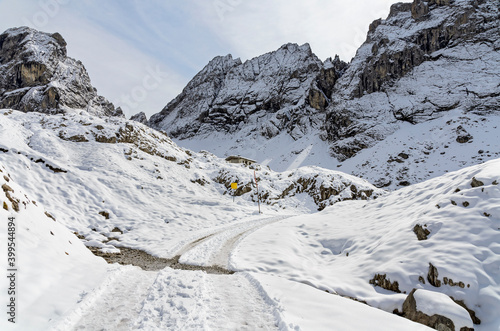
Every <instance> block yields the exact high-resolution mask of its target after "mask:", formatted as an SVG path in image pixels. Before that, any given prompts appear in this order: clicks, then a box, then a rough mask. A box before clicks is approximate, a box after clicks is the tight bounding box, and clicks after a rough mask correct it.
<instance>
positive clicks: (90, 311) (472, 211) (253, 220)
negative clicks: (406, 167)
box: [0, 110, 500, 330]
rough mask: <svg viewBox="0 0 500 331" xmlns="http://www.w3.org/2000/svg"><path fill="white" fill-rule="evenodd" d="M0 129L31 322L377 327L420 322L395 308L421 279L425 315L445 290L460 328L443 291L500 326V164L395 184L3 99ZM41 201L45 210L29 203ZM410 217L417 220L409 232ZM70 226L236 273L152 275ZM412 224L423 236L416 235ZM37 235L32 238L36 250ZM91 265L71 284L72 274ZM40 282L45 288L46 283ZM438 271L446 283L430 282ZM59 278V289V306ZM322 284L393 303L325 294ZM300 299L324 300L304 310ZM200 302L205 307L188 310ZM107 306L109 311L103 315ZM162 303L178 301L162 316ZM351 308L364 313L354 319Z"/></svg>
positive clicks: (460, 313) (115, 245)
mask: <svg viewBox="0 0 500 331" xmlns="http://www.w3.org/2000/svg"><path fill="white" fill-rule="evenodd" d="M0 128H1V130H0V163H1V164H2V166H3V167H4V168H2V175H3V174H4V173H5V174H6V176H7V177H6V178H8V182H7V179H6V178H4V179H3V182H2V183H3V184H7V185H9V187H11V188H12V190H13V191H14V192H13V193H10V194H11V196H15V197H16V198H18V199H19V200H20V202H21V203H20V204H19V206H20V207H21V208H20V212H19V213H14V214H16V215H18V216H16V217H18V219H19V223H18V224H19V225H18V227H19V231H20V232H19V234H20V235H19V240H18V241H19V242H18V244H19V247H20V250H22V249H29V252H24V253H23V256H26V257H24V258H23V259H20V260H19V267H20V268H22V270H23V273H22V275H23V276H22V277H26V278H20V279H21V280H22V281H23V282H26V283H29V284H33V285H30V286H33V291H34V293H39V294H37V295H38V298H39V299H36V300H38V301H37V302H38V303H39V304H37V305H36V306H29V305H27V306H26V307H31V308H26V309H27V310H25V312H29V316H30V317H29V318H26V321H25V323H36V324H37V325H42V326H43V327H44V326H50V327H54V328H55V329H56V330H65V329H68V328H72V327H75V328H76V327H91V326H92V327H98V326H99V325H103V323H111V324H109V325H113V326H114V327H117V328H118V327H119V326H120V327H125V326H126V325H128V326H130V327H132V326H135V327H144V328H149V327H153V328H154V327H155V326H156V327H161V326H165V327H166V326H168V325H170V326H172V327H173V328H174V329H175V328H181V327H182V326H183V325H192V326H193V327H194V326H200V325H203V326H206V327H210V326H213V325H216V324H217V323H218V322H220V321H223V320H224V321H226V320H227V316H228V315H227V313H226V312H227V311H228V309H229V310H231V311H233V309H235V308H232V307H238V308H237V309H238V310H237V311H238V312H237V314H238V319H237V320H234V321H233V323H235V324H234V325H240V324H239V323H242V324H241V325H243V323H246V322H249V323H250V322H251V323H252V325H267V326H269V325H271V326H272V325H275V326H279V328H280V329H282V330H288V329H293V328H295V327H301V328H302V329H305V330H307V329H310V330H318V329H325V330H327V329H329V328H330V327H331V325H329V324H328V321H330V320H331V317H332V316H333V315H332V314H337V315H335V316H337V317H336V321H334V322H332V323H334V324H332V325H336V326H337V327H338V328H339V329H349V327H350V326H355V325H358V326H359V327H362V326H363V325H365V326H366V325H368V324H374V325H375V324H376V325H377V327H378V329H381V330H383V329H384V328H387V327H388V328H391V327H394V328H402V329H416V330H417V329H422V330H423V329H425V328H423V327H421V326H420V325H418V324H414V323H410V322H409V321H407V320H404V319H402V318H399V317H397V316H394V315H391V314H389V313H392V311H393V310H394V309H395V308H397V309H398V310H399V311H400V312H401V310H402V305H403V302H404V301H405V300H407V299H408V294H409V293H410V291H411V290H412V289H413V288H416V289H419V291H423V290H425V291H427V292H419V291H417V292H415V293H413V295H414V298H415V300H416V302H417V304H416V305H417V308H418V307H420V310H425V311H426V312H429V311H430V310H429V309H430V308H429V307H431V308H432V307H433V303H434V300H436V302H446V303H447V306H443V309H441V310H439V312H442V313H443V314H447V315H448V316H452V317H450V318H452V319H453V320H454V321H456V324H457V325H458V324H459V323H465V324H464V325H468V326H471V325H472V324H471V323H472V318H471V317H470V316H469V314H468V313H467V312H466V311H465V310H463V308H461V307H460V306H458V305H457V304H455V303H454V302H452V301H449V300H451V299H447V298H448V297H447V296H453V298H454V299H456V300H463V301H464V303H465V304H466V306H467V307H468V308H469V309H471V310H474V311H475V313H476V315H477V317H478V318H479V319H480V320H481V324H480V325H479V326H478V325H474V327H475V328H477V329H479V330H489V329H492V328H495V327H496V328H498V325H499V323H500V321H498V320H496V319H495V316H496V315H495V314H494V312H495V311H496V310H498V309H499V308H500V307H498V302H499V300H498V299H499V297H500V291H499V289H498V283H499V282H500V279H498V277H499V274H498V270H499V269H498V268H499V264H498V263H499V261H500V258H499V255H500V252H499V251H498V247H497V246H498V245H497V243H498V242H499V240H500V238H499V237H498V236H499V233H500V232H499V230H498V229H499V228H500V225H499V224H498V223H499V222H500V220H499V217H500V214H498V213H499V210H498V206H499V205H500V203H499V199H500V195H499V192H498V185H497V184H498V182H499V181H500V178H499V177H500V176H499V172H498V168H499V167H498V166H499V161H498V160H495V161H491V162H488V163H485V164H483V165H480V166H475V167H472V168H467V169H464V170H461V171H459V172H455V173H450V174H448V175H446V176H443V177H440V178H436V179H433V180H431V181H427V182H425V183H422V184H419V185H416V186H412V187H409V188H405V189H402V190H399V191H395V192H393V193H390V194H388V193H386V192H383V191H381V190H379V189H376V188H375V187H374V186H372V185H370V184H368V183H367V182H366V181H364V180H361V179H358V178H355V177H352V176H349V175H345V174H343V173H340V172H336V171H331V170H325V169H321V168H318V167H304V168H299V169H296V170H293V171H287V172H283V173H276V172H273V171H271V170H269V169H267V168H266V167H262V166H259V165H257V166H255V167H254V168H255V169H251V168H247V167H244V166H240V165H233V164H228V163H226V162H225V161H224V160H222V159H219V158H217V157H216V156H214V155H212V154H210V153H208V152H202V153H194V152H191V151H189V150H186V149H183V148H180V147H178V146H177V145H176V144H175V143H173V142H172V141H171V140H170V138H168V137H167V136H165V135H163V134H162V133H160V132H158V131H155V130H153V129H151V128H148V127H146V126H144V125H143V124H140V123H137V122H134V121H127V120H125V119H123V118H117V117H106V118H99V117H95V116H90V115H88V114H57V115H47V114H40V113H22V112H18V111H12V110H1V111H0ZM254 170H256V174H257V177H258V178H259V191H260V193H261V198H262V202H263V203H262V205H261V207H262V209H263V211H264V214H265V216H261V215H259V214H258V213H257V206H256V202H255V201H254V200H255V196H256V192H255V189H254V188H253V187H252V184H251V182H252V178H253V176H254ZM0 179H1V178H0ZM233 181H236V182H238V184H239V187H240V188H239V190H238V191H236V196H235V197H234V198H235V199H234V202H233V196H232V192H231V189H229V188H228V187H229V185H230V183H231V182H233ZM471 184H473V185H472V186H471ZM5 189H6V190H7V191H8V189H7V188H5ZM458 189H459V190H458ZM246 191H248V192H246ZM21 192H22V193H21ZM245 192H246V193H245ZM24 194H26V196H24ZM28 197H29V198H28ZM372 198H377V199H372ZM352 199H360V201H351V200H352ZM367 199H368V200H367ZM33 200H34V201H36V206H35V205H34V204H33V203H32V202H31V203H29V202H30V201H33ZM342 200H343V201H342ZM370 200H371V201H370ZM22 201H26V203H27V204H26V207H25V206H24V204H22ZM2 202H3V201H2ZM5 202H6V203H7V209H9V211H7V210H4V211H2V215H3V217H5V218H6V217H7V216H8V213H9V212H11V211H12V210H11V209H12V203H11V201H10V200H9V199H8V197H7V196H6V200H5ZM332 203H334V205H333V206H329V205H330V204H332ZM42 206H43V207H42ZM23 208H26V211H25V209H23ZM42 208H44V209H42ZM321 208H324V210H323V211H322V212H321V213H319V214H310V212H314V211H316V210H317V209H321ZM44 211H47V212H48V213H50V214H51V215H52V216H53V217H54V218H55V219H56V220H57V222H54V221H53V220H52V219H51V218H49V217H48V216H47V215H46V214H45V213H44ZM28 212H29V213H28ZM301 213H302V214H303V215H302V216H295V217H292V218H288V219H286V217H290V215H297V214H301ZM23 215H25V216H23ZM417 224H418V225H420V226H421V229H420V228H419V227H417V228H416V230H414V228H415V225H417ZM21 225H22V226H21ZM25 225H26V228H29V230H27V229H26V228H24V226H25ZM68 229H69V230H70V231H71V232H73V231H75V232H78V235H79V237H80V238H81V240H82V241H83V242H84V244H85V245H88V246H97V247H100V248H101V250H102V251H103V252H108V253H113V252H118V251H119V249H120V248H121V247H129V248H139V249H142V250H145V251H147V252H149V253H152V254H153V255H155V256H159V257H166V258H170V257H174V256H176V255H177V256H180V258H178V261H180V263H185V264H186V263H189V264H192V265H199V266H210V265H213V264H214V263H216V264H218V265H221V266H223V267H224V264H225V263H229V264H228V267H230V268H231V269H232V270H235V271H241V273H238V274H236V275H226V276H221V275H210V274H204V273H202V272H200V271H186V270H184V271H175V270H172V269H170V268H166V269H164V270H163V271H161V272H160V273H156V274H152V273H151V272H146V271H141V270H139V269H138V268H132V267H126V268H124V267H119V266H116V265H113V266H110V267H106V266H105V265H104V263H103V261H102V260H101V259H100V258H97V257H93V256H91V255H90V254H89V252H88V251H86V250H85V249H84V246H83V245H82V243H81V242H79V241H78V240H77V239H76V237H75V236H74V235H73V234H71V233H70V231H68ZM426 230H428V231H430V233H426ZM23 231H24V234H23ZM51 231H52V233H53V234H54V235H52V234H51V233H50V232H51ZM413 231H417V233H415V232H413ZM121 232H123V233H121ZM64 233H66V234H64ZM417 234H418V236H424V237H425V235H427V239H426V240H421V241H419V240H418V239H417ZM57 238H59V239H57ZM54 240H56V241H54ZM73 240H76V243H75V242H74V241H73ZM69 241H71V244H70V243H69ZM33 242H38V243H39V245H38V246H37V247H38V248H39V249H32V248H33V244H32V243H33ZM22 247H24V248H22ZM71 249H73V250H71ZM75 249H76V251H75ZM65 252H67V253H68V254H69V255H67V254H65ZM21 253H22V251H21ZM39 254H40V256H39ZM71 257H73V259H72V260H67V259H70V258H71ZM46 259H51V260H52V261H53V262H52V263H53V264H54V273H47V274H44V275H43V276H39V278H37V279H35V278H34V277H35V276H33V275H35V274H36V275H38V273H40V270H45V269H44V265H45V264H46V263H48V262H47V260H46ZM429 263H431V264H432V266H433V267H435V268H437V272H435V271H434V269H431V270H432V272H429V270H430V269H429V267H430V264H429ZM20 270H21V269H20ZM247 272H249V273H247ZM75 273H78V275H75ZM428 274H430V276H429V278H430V279H431V281H429V280H428V278H427V276H428ZM89 275H90V276H89ZM383 275H385V277H384V276H383ZM433 275H434V276H433ZM419 276H421V278H420V277H419ZM82 277H83V278H84V279H85V281H81V282H79V283H78V286H74V285H73V284H72V282H74V281H79V280H78V279H80V278H82ZM224 277H226V278H224ZM445 277H446V278H445ZM282 278H284V279H285V280H283V279H282ZM38 279H40V280H41V281H43V282H44V284H45V285H43V286H40V285H38V283H37V280H38ZM370 280H371V281H372V283H373V284H370ZM395 281H396V282H397V285H395V284H396V283H394V282H395ZM422 281H423V282H425V284H424V283H421V282H422ZM438 281H439V282H441V284H440V286H439V287H435V286H433V285H431V284H430V282H433V284H436V286H437V284H438V283H439V282H438ZM127 284H128V285H127ZM229 284H231V285H229ZM375 285H380V286H384V287H386V288H391V289H393V290H397V291H401V292H402V293H393V292H390V291H387V290H385V289H384V290H382V289H381V287H378V286H375ZM227 286H230V287H227ZM290 286H291V288H289V287H290ZM246 287H248V288H249V290H245V291H242V290H241V289H242V288H246ZM52 290H54V291H56V290H57V293H60V294H61V295H62V296H64V300H63V299H61V301H60V302H59V301H58V302H56V303H54V302H53V299H54V298H53V297H52V296H51V293H52V292H51V291H52ZM325 290H328V291H329V292H331V293H338V294H341V295H343V296H348V297H354V298H356V299H358V300H364V301H366V302H367V303H368V304H369V305H371V306H373V307H377V308H382V309H383V310H386V311H388V312H389V313H385V312H383V311H382V310H379V311H377V310H373V308H370V307H362V304H361V303H356V302H354V301H351V300H348V299H346V298H332V297H331V296H332V294H328V293H326V292H325ZM124 291H125V292H124ZM233 291H234V292H233ZM319 292H321V294H320V293H319ZM404 292H406V294H405V293H404ZM436 293H437V294H436ZM439 293H441V294H442V295H445V297H443V296H440V295H441V294H439ZM232 294H236V297H234V296H233V295H232ZM292 294H294V295H295V296H291V295H292ZM35 297H36V295H35ZM120 298H121V299H120ZM125 298H128V299H127V300H125ZM131 298H134V299H131ZM165 298H168V301H165ZM221 298H223V299H221ZM238 298H241V300H252V302H256V303H258V305H257V306H254V307H259V309H262V311H260V312H257V311H252V312H249V311H247V310H246V309H248V305H246V306H245V304H243V302H242V301H241V300H240V299H238ZM429 298H430V299H429ZM20 300H22V301H21V302H24V300H28V299H24V298H23V297H22V296H21V297H20ZM29 300H31V299H29ZM29 302H31V301H29ZM303 302H309V305H310V307H315V306H316V305H317V306H318V307H323V308H321V309H314V310H311V311H310V312H309V313H308V314H307V315H306V316H304V315H303V314H301V313H300V312H301V305H302V303H303ZM450 302H451V303H450ZM200 304H201V305H203V307H204V308H203V309H202V310H197V309H195V308H194V307H198V306H197V305H200ZM23 305H24V304H23ZM109 305H111V306H110V307H113V309H110V310H109V311H108V312H107V313H106V314H101V313H100V312H101V311H102V309H103V307H108V306H109ZM165 305H167V306H168V307H176V308H175V309H173V308H172V310H169V311H168V313H164V314H158V313H157V312H158V311H165V309H166V307H167V306H165ZM36 307H45V308H43V309H42V310H39V308H36ZM115 307H116V310H115ZM245 307H247V308H245ZM327 307H330V308H331V310H330V309H329V308H327ZM444 308H446V309H444ZM464 311H465V312H466V315H464ZM21 312H23V311H22V310H21ZM270 314H272V316H274V320H272V319H270V317H269V316H271V315H270ZM353 314H354V315H355V314H362V315H363V316H364V317H365V320H364V321H363V322H362V321H359V323H358V324H356V323H354V324H352V322H350V317H349V316H352V315H353ZM20 316H21V315H20ZM182 316H184V317H186V318H187V319H182V318H183V317H182ZM464 316H465V317H464ZM468 316H469V317H468ZM49 318H51V319H52V320H51V321H49V320H48V319H49ZM183 321H185V322H183ZM227 321H229V320H227ZM476 322H477V320H476ZM186 323H188V324H186ZM228 323H229V322H228ZM25 329H26V330H29V329H35V328H34V327H32V326H31V325H30V326H27V327H26V328H25Z"/></svg>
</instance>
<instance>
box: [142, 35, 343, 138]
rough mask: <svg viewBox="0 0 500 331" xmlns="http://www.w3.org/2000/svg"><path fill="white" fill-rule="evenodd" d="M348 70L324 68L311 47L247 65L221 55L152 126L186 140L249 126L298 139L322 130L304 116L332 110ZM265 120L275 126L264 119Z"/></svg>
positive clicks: (285, 49)
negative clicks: (310, 128)
mask: <svg viewBox="0 0 500 331" xmlns="http://www.w3.org/2000/svg"><path fill="white" fill-rule="evenodd" d="M344 65H345V63H343V62H342V61H340V59H338V58H337V59H336V60H330V61H329V62H328V63H325V64H323V63H322V61H320V60H319V59H318V57H317V56H316V55H314V53H313V52H312V50H311V47H310V46H309V44H307V43H306V44H303V45H298V44H294V43H288V44H285V45H283V46H281V47H280V48H278V49H277V50H275V51H272V52H269V53H266V54H263V55H260V56H257V57H254V58H252V59H250V60H247V61H245V62H243V63H242V62H241V60H240V59H239V58H238V59H235V60H234V59H233V58H232V56H231V55H227V56H223V57H221V56H218V57H216V58H214V59H213V60H212V61H210V62H209V63H208V64H207V65H206V66H205V67H204V68H203V70H201V71H200V72H199V73H198V74H197V75H195V77H194V78H193V79H192V80H191V81H190V82H189V83H188V85H187V86H186V88H185V89H184V90H183V91H182V93H181V94H180V95H179V96H177V97H176V98H175V99H174V100H173V101H171V102H170V103H169V104H168V105H167V106H166V107H165V108H164V109H163V110H162V111H161V112H160V113H158V114H155V115H153V116H152V117H151V119H150V121H149V124H150V125H151V126H152V127H154V128H157V129H160V130H164V131H166V132H167V133H168V134H169V135H171V136H173V137H176V138H181V139H182V138H188V137H192V136H194V135H196V134H204V133H209V132H213V131H221V132H225V133H234V132H236V131H238V130H241V129H242V128H243V126H245V123H249V122H251V123H252V124H251V125H250V126H253V127H252V128H251V129H255V130H253V132H259V133H260V134H261V135H263V136H265V137H268V138H269V137H273V136H275V135H277V134H279V133H280V132H281V131H286V132H288V133H290V134H291V135H292V136H294V137H298V136H300V135H301V134H302V133H304V132H305V131H307V130H308V126H311V125H312V126H319V123H320V120H317V119H316V120H315V119H314V118H312V117H314V116H311V120H310V121H309V120H307V119H305V117H304V115H310V113H317V112H318V111H319V112H321V111H323V110H324V109H325V108H326V106H327V105H328V103H329V97H330V95H331V91H332V90H333V85H334V84H335V81H336V79H338V77H339V76H340V74H339V73H337V72H336V71H337V70H343V68H345V66H344ZM313 115H314V114H313ZM263 117H267V118H268V120H269V121H268V122H267V123H265V122H266V121H264V120H262V119H261V120H259V118H263ZM263 122H264V123H263ZM306 122H308V123H306ZM313 122H314V124H311V123H313ZM250 126H247V128H246V129H249V127H250ZM251 129H249V130H251Z"/></svg>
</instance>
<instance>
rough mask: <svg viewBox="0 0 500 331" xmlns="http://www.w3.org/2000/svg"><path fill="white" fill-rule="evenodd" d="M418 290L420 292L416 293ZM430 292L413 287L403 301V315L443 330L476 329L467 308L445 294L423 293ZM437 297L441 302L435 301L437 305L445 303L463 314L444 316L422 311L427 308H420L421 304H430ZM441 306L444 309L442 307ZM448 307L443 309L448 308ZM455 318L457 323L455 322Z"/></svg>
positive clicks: (452, 309) (463, 330)
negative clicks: (460, 306) (430, 294)
mask: <svg viewBox="0 0 500 331" xmlns="http://www.w3.org/2000/svg"><path fill="white" fill-rule="evenodd" d="M417 291H418V292H420V293H417V294H416V292H417ZM428 292H429V291H425V290H417V289H413V290H412V291H411V292H410V294H409V295H408V297H407V298H406V300H405V302H404V303H403V316H404V317H405V318H407V319H409V320H412V321H414V322H417V323H420V324H423V325H426V326H429V327H431V328H434V329H436V330H441V331H455V330H457V331H458V330H460V331H470V330H474V329H473V328H472V321H471V320H470V317H469V315H468V312H467V311H466V310H465V309H463V308H459V307H458V305H457V304H456V303H454V302H453V300H452V299H451V298H449V297H448V296H446V295H445V294H442V293H433V294H432V296H428V295H423V294H424V293H425V294H427V293H428ZM417 298H418V300H417ZM435 298H439V304H438V303H437V302H436V303H433V305H434V306H435V307H438V306H442V305H443V304H444V305H446V306H447V307H446V308H448V307H449V308H450V309H448V311H450V312H455V311H457V310H458V311H460V313H461V314H460V315H459V316H443V315H440V314H436V313H434V312H427V311H425V312H424V311H422V310H425V309H422V308H420V306H423V307H425V306H429V305H430V303H429V302H428V301H430V300H432V299H435ZM439 308H441V309H442V307H439ZM446 308H445V309H443V310H446ZM462 310H463V311H462ZM453 319H455V321H456V322H457V323H454V321H453ZM455 324H459V325H455Z"/></svg>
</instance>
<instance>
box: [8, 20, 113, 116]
mask: <svg viewBox="0 0 500 331" xmlns="http://www.w3.org/2000/svg"><path fill="white" fill-rule="evenodd" d="M0 107H1V108H12V109H16V110H21V111H25V112H29V111H38V112H45V113H60V112H67V111H82V110H83V111H87V112H89V113H91V114H94V115H105V116H122V113H121V110H119V109H118V110H115V107H114V106H113V104H111V103H110V102H109V101H107V100H106V99H105V98H104V97H102V96H99V95H97V90H96V89H95V88H94V87H93V86H92V85H91V82H90V78H89V76H88V73H87V71H86V70H85V67H84V66H83V64H82V63H81V62H80V61H76V60H74V59H72V58H69V57H67V51H66V41H65V40H64V38H63V37H62V36H61V35H60V34H59V33H57V32H56V33H52V34H51V33H46V32H40V31H37V30H35V29H32V28H29V27H19V28H11V29H8V30H6V31H5V32H4V33H2V34H1V35H0Z"/></svg>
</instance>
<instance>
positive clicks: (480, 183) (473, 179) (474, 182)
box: [470, 177, 484, 187]
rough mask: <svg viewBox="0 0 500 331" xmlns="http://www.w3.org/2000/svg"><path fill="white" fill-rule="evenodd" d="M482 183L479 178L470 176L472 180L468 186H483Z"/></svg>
mask: <svg viewBox="0 0 500 331" xmlns="http://www.w3.org/2000/svg"><path fill="white" fill-rule="evenodd" d="M483 185H484V183H483V182H482V181H480V180H477V179H476V177H472V182H471V183H470V186H472V187H480V186H483Z"/></svg>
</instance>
